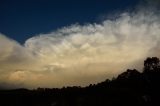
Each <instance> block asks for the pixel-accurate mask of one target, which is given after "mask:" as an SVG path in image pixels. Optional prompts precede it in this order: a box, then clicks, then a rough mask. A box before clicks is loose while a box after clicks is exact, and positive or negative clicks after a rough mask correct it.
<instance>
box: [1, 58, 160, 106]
mask: <svg viewBox="0 0 160 106" xmlns="http://www.w3.org/2000/svg"><path fill="white" fill-rule="evenodd" d="M118 105H119V106H160V61H159V59H158V58H157V57H152V58H150V57H149V58H147V59H146V60H145V61H144V69H143V72H142V73H140V72H139V71H137V70H136V69H133V70H131V69H128V70H127V71H125V72H123V73H122V74H120V75H119V76H118V77H117V78H115V79H112V80H109V79H107V80H106V81H104V82H101V83H98V84H90V85H89V86H87V87H84V88H81V87H76V86H75V87H64V88H61V89H58V88H53V89H49V88H37V89H36V90H27V89H16V90H0V106H118Z"/></svg>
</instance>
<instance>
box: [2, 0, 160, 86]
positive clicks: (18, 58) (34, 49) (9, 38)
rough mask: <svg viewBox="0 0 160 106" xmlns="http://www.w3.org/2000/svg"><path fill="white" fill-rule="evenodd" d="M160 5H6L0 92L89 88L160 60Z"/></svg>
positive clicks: (109, 1)
mask: <svg viewBox="0 0 160 106" xmlns="http://www.w3.org/2000/svg"><path fill="white" fill-rule="evenodd" d="M159 3H160V2H159V0H153V1H152V2H151V1H150V0H144V1H142V0H141V1H140V0H84V1H83V0H81V1H75V0H73V1H72V0H68V1H65V0H26V1H25V0H24V1H21V0H1V1H0V13H1V14H0V23H1V24H0V67H1V68H0V87H4V88H22V87H24V88H30V89H32V88H37V87H49V88H52V87H63V86H87V85H89V84H91V83H92V84H93V83H98V82H101V81H103V80H105V79H107V78H109V79H112V77H116V76H117V75H118V74H120V73H121V72H124V71H125V70H126V69H128V68H131V69H132V68H137V69H139V70H140V71H142V68H143V60H144V59H145V58H147V57H148V56H153V57H154V56H157V57H159V50H160V47H159V44H160V35H159V34H160V14H159V13H160V12H159V8H158V6H159Z"/></svg>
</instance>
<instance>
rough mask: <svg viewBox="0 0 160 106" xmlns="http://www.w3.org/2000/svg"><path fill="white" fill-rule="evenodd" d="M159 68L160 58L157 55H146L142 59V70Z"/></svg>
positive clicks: (156, 69)
mask: <svg viewBox="0 0 160 106" xmlns="http://www.w3.org/2000/svg"><path fill="white" fill-rule="evenodd" d="M159 69H160V60H159V58H157V57H152V58H151V57H148V58H147V59H146V60H145V61H144V72H150V71H158V70H159Z"/></svg>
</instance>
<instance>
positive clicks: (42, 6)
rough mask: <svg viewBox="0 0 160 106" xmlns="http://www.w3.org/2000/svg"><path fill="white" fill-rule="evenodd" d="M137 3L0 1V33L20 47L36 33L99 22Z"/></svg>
mask: <svg viewBox="0 0 160 106" xmlns="http://www.w3.org/2000/svg"><path fill="white" fill-rule="evenodd" d="M137 2H138V0H100V1H99V0H1V1H0V13H1V14H0V23H1V24H0V32H1V33H3V34H5V35H7V36H8V37H10V38H12V39H14V40H16V41H18V42H20V43H22V44H23V43H24V42H25V41H26V40H27V39H28V38H30V37H32V36H35V35H37V34H40V33H48V32H52V31H54V30H57V29H59V28H62V27H64V26H70V25H71V24H75V23H79V24H86V23H95V22H100V21H101V20H102V19H103V17H104V16H106V15H107V14H110V13H112V12H114V11H123V10H124V9H127V8H129V7H133V6H134V5H136V4H137Z"/></svg>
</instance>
